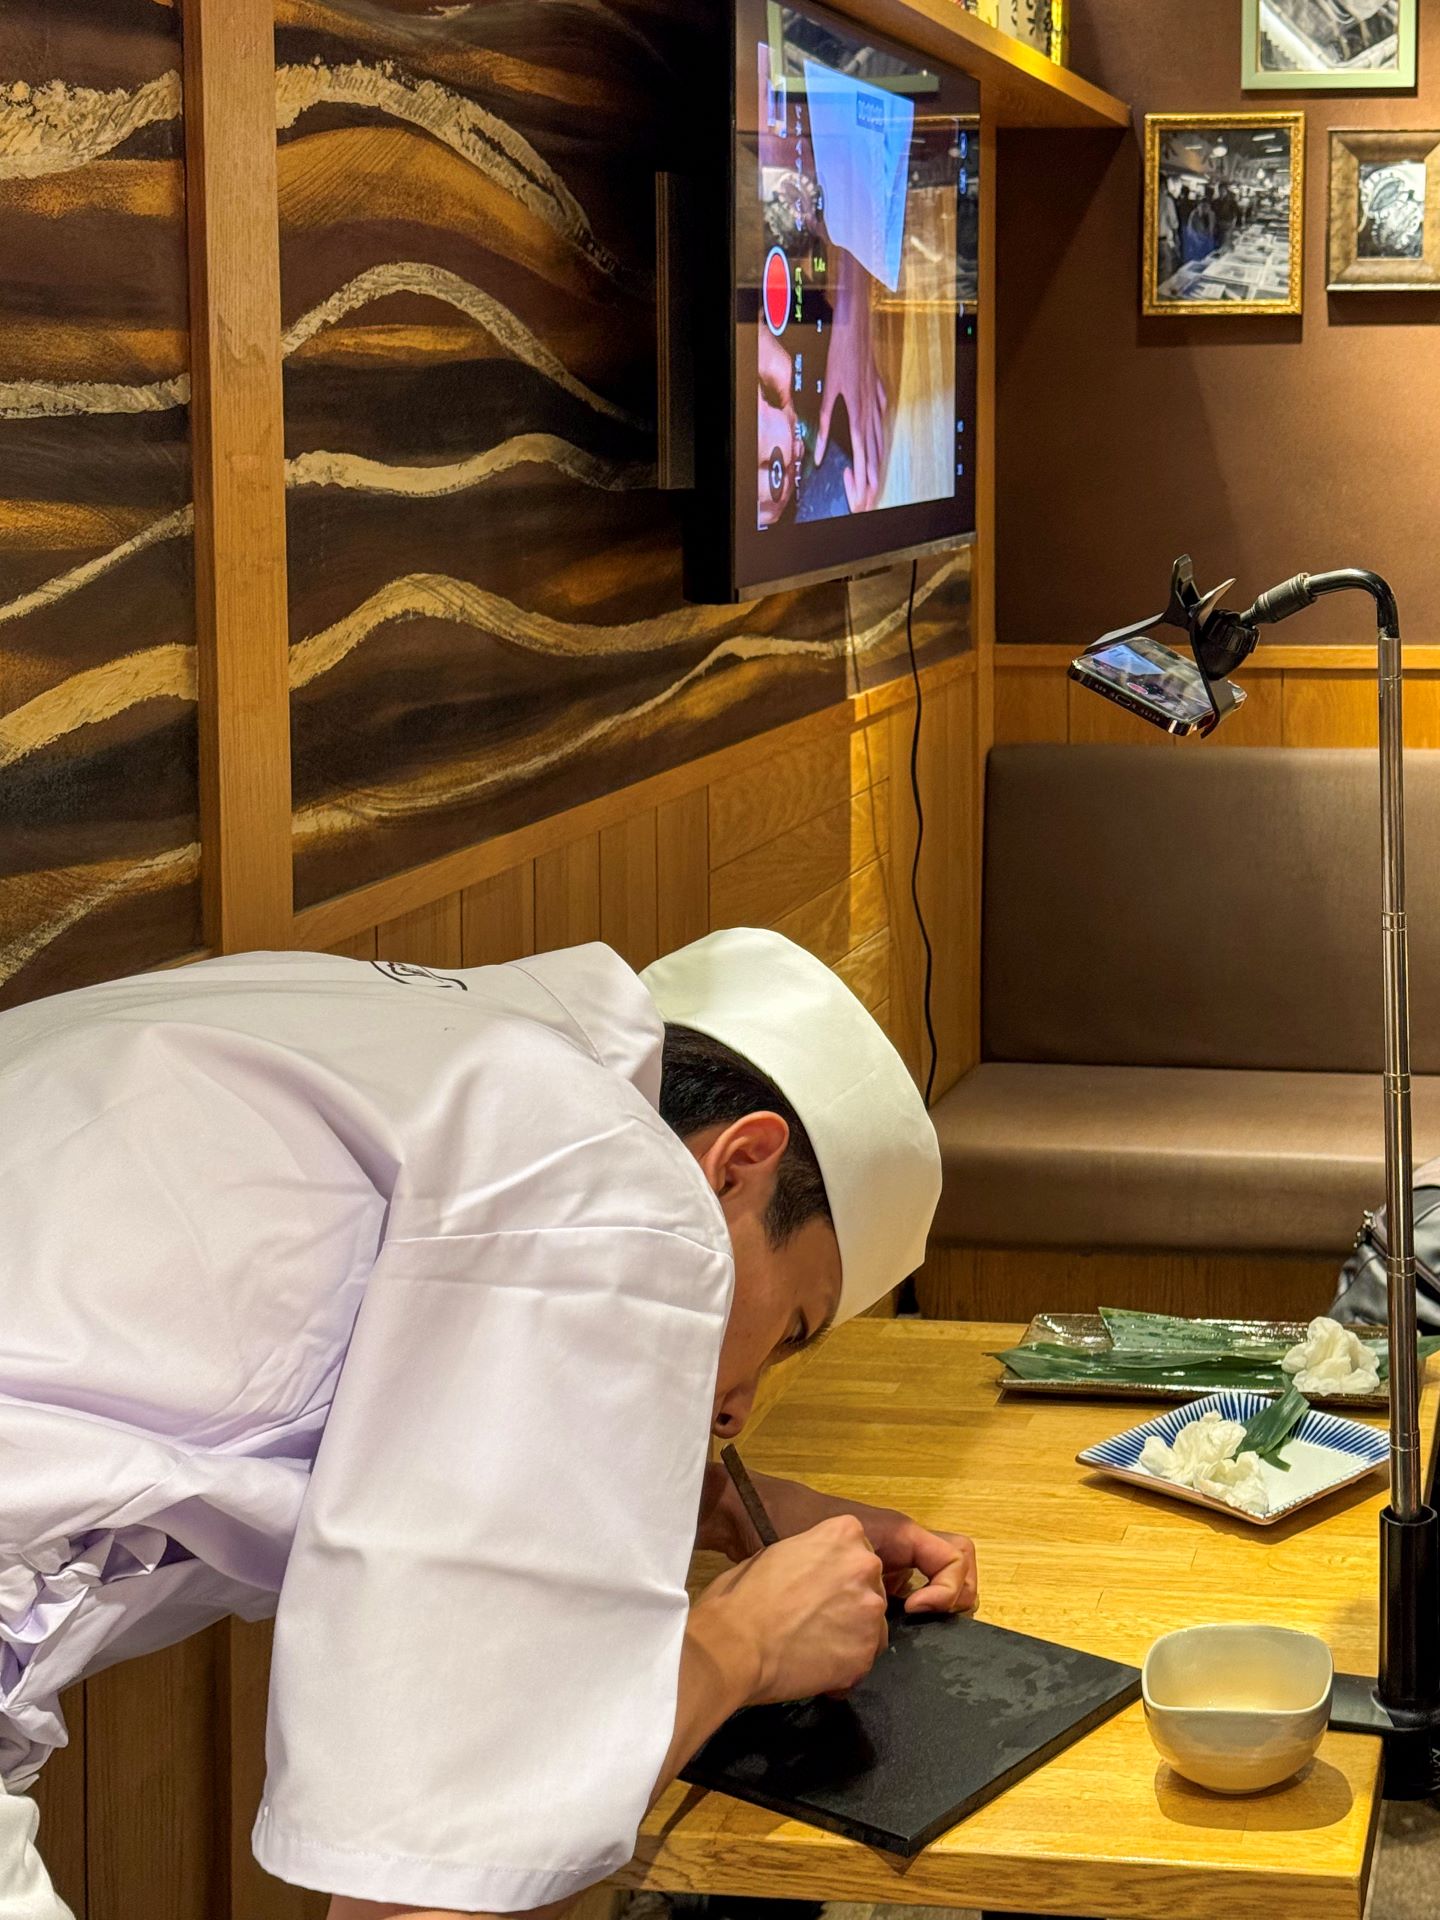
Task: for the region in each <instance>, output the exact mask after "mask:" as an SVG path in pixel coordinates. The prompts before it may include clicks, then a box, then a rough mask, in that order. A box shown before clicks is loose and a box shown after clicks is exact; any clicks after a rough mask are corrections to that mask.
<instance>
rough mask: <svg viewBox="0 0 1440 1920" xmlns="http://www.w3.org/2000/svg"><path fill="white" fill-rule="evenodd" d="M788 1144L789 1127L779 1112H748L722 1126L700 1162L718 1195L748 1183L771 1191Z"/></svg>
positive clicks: (735, 1190)
mask: <svg viewBox="0 0 1440 1920" xmlns="http://www.w3.org/2000/svg"><path fill="white" fill-rule="evenodd" d="M789 1144H790V1129H789V1127H788V1126H787V1124H786V1123H785V1121H784V1120H782V1119H781V1118H780V1115H779V1114H778V1113H763V1112H761V1113H745V1114H742V1115H741V1116H740V1118H739V1119H738V1120H732V1121H731V1123H730V1125H729V1126H728V1127H723V1128H722V1129H721V1130H720V1132H719V1133H718V1134H717V1135H716V1136H715V1138H714V1140H712V1141H711V1143H710V1145H709V1146H708V1147H707V1148H706V1150H705V1152H704V1153H703V1154H701V1155H700V1165H701V1167H702V1168H703V1169H704V1173H705V1178H706V1179H707V1180H708V1181H709V1182H710V1186H711V1189H712V1190H713V1192H715V1193H716V1194H717V1195H722V1196H723V1195H725V1194H738V1193H740V1192H742V1191H743V1190H744V1189H745V1188H746V1187H749V1186H755V1187H757V1188H764V1189H765V1190H766V1191H767V1192H768V1190H769V1187H770V1184H771V1182H772V1181H773V1180H774V1177H775V1173H776V1170H777V1169H778V1167H779V1165H780V1162H781V1160H782V1159H783V1157H784V1154H785V1149H786V1147H788V1146H789Z"/></svg>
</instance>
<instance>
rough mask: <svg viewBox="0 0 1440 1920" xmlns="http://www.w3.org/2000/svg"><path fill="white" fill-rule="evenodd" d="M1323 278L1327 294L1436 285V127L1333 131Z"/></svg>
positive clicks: (1439, 215) (1439, 282) (1439, 170)
mask: <svg viewBox="0 0 1440 1920" xmlns="http://www.w3.org/2000/svg"><path fill="white" fill-rule="evenodd" d="M1417 194H1418V204H1417ZM1326 285H1327V288H1328V290H1329V291H1330V292H1331V293H1434V292H1436V291H1437V290H1440V132H1437V131H1434V130H1432V131H1430V132H1409V131H1406V130H1405V129H1402V128H1399V127H1383V128H1382V127H1336V128H1334V129H1333V130H1332V132H1331V135H1330V222H1329V247H1328V257H1327V261H1326Z"/></svg>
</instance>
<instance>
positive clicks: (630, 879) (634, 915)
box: [600, 807, 660, 971]
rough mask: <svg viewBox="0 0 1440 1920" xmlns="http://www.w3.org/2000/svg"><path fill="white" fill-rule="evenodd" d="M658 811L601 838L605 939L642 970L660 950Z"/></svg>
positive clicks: (647, 811) (650, 811)
mask: <svg viewBox="0 0 1440 1920" xmlns="http://www.w3.org/2000/svg"><path fill="white" fill-rule="evenodd" d="M658 887H659V868H658V864H657V857H656V848H655V810H654V808H653V807H646V808H644V809H642V811H641V812H639V813H637V814H635V816H634V817H633V818H632V819H629V820H621V821H617V822H616V823H615V825H614V826H610V827H606V828H604V829H603V831H602V832H601V834H600V938H601V939H602V940H603V941H604V942H605V944H606V946H608V947H613V948H614V949H615V951H616V953H618V954H619V955H620V957H621V959H622V960H625V961H627V962H628V963H629V964H630V965H631V966H632V967H634V968H635V969H636V970H637V971H638V970H639V969H640V968H641V967H648V966H649V964H650V962H651V961H652V960H654V959H656V958H657V957H658V955H659V952H660V923H659V901H658Z"/></svg>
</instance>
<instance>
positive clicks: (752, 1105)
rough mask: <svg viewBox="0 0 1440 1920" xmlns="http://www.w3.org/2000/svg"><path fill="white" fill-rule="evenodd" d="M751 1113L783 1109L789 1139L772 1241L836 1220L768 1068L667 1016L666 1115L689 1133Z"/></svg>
mask: <svg viewBox="0 0 1440 1920" xmlns="http://www.w3.org/2000/svg"><path fill="white" fill-rule="evenodd" d="M747 1113H778V1114H779V1116H780V1118H781V1119H782V1120H783V1121H784V1122H785V1124H786V1126H787V1127H789V1129H790V1142H789V1145H788V1146H787V1147H786V1149H785V1152H784V1154H783V1155H782V1156H781V1160H780V1165H779V1167H778V1169H777V1170H776V1175H775V1191H774V1193H773V1194H772V1195H771V1196H770V1204H769V1206H768V1207H767V1208H766V1209H765V1232H766V1234H767V1236H768V1237H769V1241H770V1244H771V1246H772V1247H783V1246H784V1244H785V1242H786V1241H787V1240H789V1239H790V1238H791V1236H792V1235H793V1234H797V1233H798V1232H799V1231H800V1229H801V1228H802V1227H804V1226H807V1225H808V1224H809V1222H810V1221H812V1220H825V1221H828V1222H830V1224H832V1225H833V1224H834V1222H833V1217H832V1215H831V1212H830V1201H829V1197H828V1196H827V1194H826V1192H825V1180H824V1176H823V1175H822V1174H821V1172H820V1162H819V1161H818V1160H817V1159H816V1158H815V1149H814V1147H813V1146H812V1145H811V1144H810V1136H809V1134H808V1133H807V1132H806V1131H805V1125H804V1122H803V1121H802V1120H801V1118H800V1116H799V1114H798V1113H796V1111H795V1109H794V1107H792V1106H791V1104H790V1102H789V1101H788V1100H787V1099H786V1098H785V1096H784V1094H783V1093H782V1092H781V1091H780V1089H779V1088H778V1087H777V1086H776V1085H775V1082H774V1081H773V1080H771V1079H770V1078H769V1076H768V1075H766V1074H763V1073H761V1071H760V1069H759V1068H758V1067H757V1066H753V1065H752V1064H751V1062H750V1061H748V1060H747V1059H746V1058H745V1056H744V1054H741V1053H736V1051H735V1049H734V1048H733V1047H727V1046H725V1045H724V1043H723V1042H722V1041H719V1040H714V1039H712V1038H711V1037H710V1035H709V1034H708V1033H697V1032H696V1031H695V1029H694V1028H693V1027H681V1026H674V1025H672V1024H671V1023H670V1022H669V1021H667V1022H666V1023H665V1052H664V1057H663V1064H662V1066H661V1072H660V1117H661V1119H662V1120H664V1121H665V1122H666V1124H667V1125H668V1126H670V1127H672V1128H673V1129H674V1130H675V1132H676V1133H678V1134H679V1135H680V1138H681V1139H682V1140H685V1139H688V1138H689V1136H690V1135H691V1134H692V1133H700V1132H702V1131H703V1130H704V1129H705V1128H706V1127H728V1126H729V1125H730V1124H731V1123H732V1121H735V1120H739V1119H742V1118H743V1117H744V1115H745V1114H747Z"/></svg>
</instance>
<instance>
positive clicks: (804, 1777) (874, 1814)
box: [681, 1607, 1140, 1858]
mask: <svg viewBox="0 0 1440 1920" xmlns="http://www.w3.org/2000/svg"><path fill="white" fill-rule="evenodd" d="M1139 1696H1140V1675H1139V1673H1138V1672H1137V1670H1136V1669H1135V1668H1134V1667H1127V1666H1121V1665H1119V1664H1118V1663H1117V1662H1115V1661H1113V1660H1101V1659H1098V1658H1097V1657H1096V1656H1095V1655H1093V1654H1088V1653H1079V1652H1077V1651H1076V1650H1075V1649H1074V1648H1071V1647H1061V1646H1055V1645H1052V1644H1051V1643H1050V1642H1049V1641H1047V1640H1036V1639H1034V1638H1032V1637H1031V1636H1030V1635H1028V1634H1023V1633H1012V1632H1010V1630H1009V1629H1008V1628H1005V1627H995V1626H991V1625H990V1624H989V1622H988V1621H982V1620H970V1619H963V1618H954V1617H946V1618H937V1617H935V1616H934V1615H928V1616H927V1615H917V1614H905V1613H903V1612H901V1611H900V1610H899V1609H898V1608H897V1607H892V1608H891V1610H890V1646H889V1649H888V1651H887V1652H885V1653H882V1654H881V1656H880V1658H879V1659H878V1660H877V1661H876V1663H875V1665H874V1667H873V1668H872V1670H871V1672H870V1673H869V1674H868V1675H867V1677H866V1678H865V1679H864V1680H862V1681H861V1683H860V1684H859V1686H857V1687H855V1688H854V1689H853V1690H852V1692H851V1693H849V1694H848V1695H847V1696H846V1698H845V1699H844V1700H827V1699H819V1700H803V1701H799V1702H795V1703H793V1704H790V1705H787V1706H772V1707H751V1708H748V1709H747V1710H746V1711H745V1712H744V1713H738V1714H736V1715H735V1716H734V1718H733V1719H731V1720H728V1721H727V1722H726V1723H725V1725H724V1726H723V1727H721V1729H720V1731H719V1732H718V1733H717V1734H716V1735H715V1736H714V1737H713V1739H711V1740H710V1741H708V1742H707V1743H706V1745H705V1746H703V1747H702V1748H701V1749H700V1751H699V1753H697V1754H696V1756H695V1758H694V1759H693V1760H692V1761H691V1762H690V1764H689V1766H688V1767H686V1768H685V1770H684V1773H683V1775H682V1776H681V1777H682V1778H683V1779H685V1780H687V1781H689V1782H690V1783H691V1784H692V1785H694V1786H701V1787H708V1788H714V1789H717V1790H718V1791H719V1792H721V1793H729V1794H733V1795H734V1796H735V1798H736V1799H737V1800H748V1801H751V1802H752V1803H753V1804H754V1805H756V1806H760V1807H766V1808H768V1809H769V1810H770V1811H771V1812H774V1813H780V1814H784V1815H786V1816H787V1817H788V1818H790V1819H793V1820H805V1821H808V1822H809V1823H810V1824H811V1825H812V1826H817V1827H824V1828H826V1829H828V1831H830V1832H832V1833H839V1834H843V1835H844V1836H845V1837H846V1838H847V1839H851V1840H857V1841H860V1842H861V1843H862V1844H863V1845H865V1846H870V1847H879V1848H881V1849H882V1850H883V1851H885V1852H886V1853H894V1854H899V1855H900V1856H902V1857H903V1858H909V1857H911V1856H912V1855H914V1854H916V1853H918V1852H919V1851H920V1849H921V1848H922V1847H925V1846H927V1845H928V1844H929V1843H930V1841H932V1840H934V1839H936V1838H937V1837H938V1836H939V1835H940V1834H942V1833H945V1832H947V1831H948V1830H949V1828H951V1827H953V1826H954V1825H955V1824H956V1823H957V1822H958V1821H960V1820H963V1819H964V1818H965V1817H966V1815H967V1814H970V1813H973V1812H975V1810H976V1809H977V1808H978V1807H982V1806H984V1805H985V1803H986V1802H987V1801H989V1800H993V1799H994V1798H995V1796H996V1795H997V1794H999V1793H1003V1792H1004V1790H1005V1788H1006V1787H1009V1786H1012V1785H1013V1784H1014V1783H1015V1782H1016V1781H1017V1780H1021V1779H1023V1778H1024V1777H1025V1775H1026V1774H1028V1773H1033V1772H1034V1771H1035V1769H1036V1768H1037V1767H1041V1766H1043V1765H1044V1763H1045V1762H1046V1761H1047V1760H1049V1759H1050V1758H1051V1757H1052V1756H1053V1755H1054V1754H1056V1753H1059V1752H1060V1751H1061V1750H1062V1749H1063V1748H1065V1747H1067V1746H1069V1745H1071V1744H1072V1742H1074V1741H1076V1740H1078V1739H1080V1738H1081V1737H1082V1735H1084V1734H1087V1733H1089V1732H1090V1730H1091V1729H1092V1728H1093V1727H1097V1726H1099V1725H1100V1723H1101V1722H1102V1721H1104V1720H1108V1719H1109V1718H1110V1716H1111V1715H1112V1714H1115V1713H1118V1712H1119V1711H1120V1709H1121V1708H1122V1707H1126V1706H1128V1705H1129V1704H1130V1703H1131V1701H1133V1700H1136V1699H1138V1698H1139Z"/></svg>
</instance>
